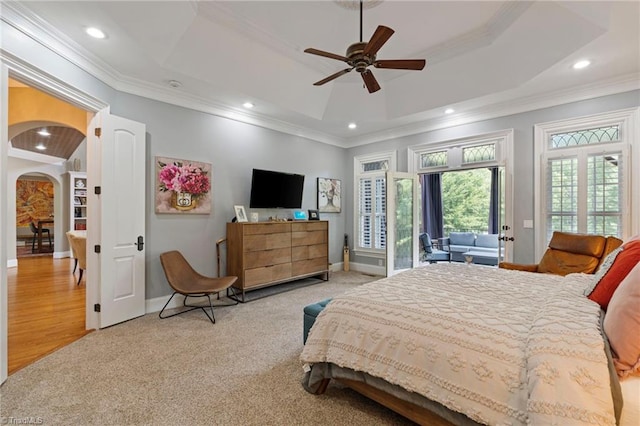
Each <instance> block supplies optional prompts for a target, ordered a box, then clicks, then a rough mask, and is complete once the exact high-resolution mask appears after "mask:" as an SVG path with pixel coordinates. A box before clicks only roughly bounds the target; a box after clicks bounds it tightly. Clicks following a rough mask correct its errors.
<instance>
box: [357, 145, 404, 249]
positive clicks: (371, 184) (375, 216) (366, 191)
mask: <svg viewBox="0 0 640 426" xmlns="http://www.w3.org/2000/svg"><path fill="white" fill-rule="evenodd" d="M354 161H355V164H354V182H356V191H355V192H356V200H355V201H356V211H357V212H358V214H357V218H356V226H355V232H356V233H357V235H356V236H355V239H354V241H355V244H354V249H355V250H356V251H364V252H370V253H378V254H383V253H384V252H385V249H386V242H387V226H386V225H387V218H386V213H387V210H386V197H387V188H386V185H387V182H386V172H387V171H390V170H395V152H387V153H382V154H374V155H370V156H362V157H356V158H355V160H354Z"/></svg>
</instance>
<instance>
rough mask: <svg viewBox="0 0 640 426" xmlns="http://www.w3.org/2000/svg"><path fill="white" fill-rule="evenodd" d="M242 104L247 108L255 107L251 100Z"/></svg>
mask: <svg viewBox="0 0 640 426" xmlns="http://www.w3.org/2000/svg"><path fill="white" fill-rule="evenodd" d="M242 106H243V107H245V108H253V107H254V105H253V104H252V103H251V102H245V103H243V104H242Z"/></svg>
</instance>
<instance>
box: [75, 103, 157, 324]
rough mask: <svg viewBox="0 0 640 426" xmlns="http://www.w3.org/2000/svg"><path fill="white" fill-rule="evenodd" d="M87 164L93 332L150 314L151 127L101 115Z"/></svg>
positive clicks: (92, 135) (90, 320) (89, 297)
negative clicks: (148, 158) (147, 238)
mask: <svg viewBox="0 0 640 426" xmlns="http://www.w3.org/2000/svg"><path fill="white" fill-rule="evenodd" d="M87 161H88V163H87V164H88V166H87V172H88V173H87V186H88V197H89V201H88V203H87V204H88V205H87V208H88V212H87V214H88V217H89V219H88V220H89V224H88V226H87V328H104V327H108V326H110V325H113V324H117V323H119V322H122V321H126V320H129V319H132V318H135V317H138V316H141V315H144V313H145V274H144V267H145V262H144V260H145V249H144V239H145V125H144V124H141V123H136V122H134V121H131V120H127V119H125V118H121V117H116V116H113V115H109V114H108V113H107V112H106V111H101V112H99V113H98V114H96V116H95V117H94V119H93V120H92V122H91V124H90V126H89V133H88V146H87Z"/></svg>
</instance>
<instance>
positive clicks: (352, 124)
mask: <svg viewBox="0 0 640 426" xmlns="http://www.w3.org/2000/svg"><path fill="white" fill-rule="evenodd" d="M356 127H358V126H357V125H356V123H349V128H350V129H355V128H356Z"/></svg>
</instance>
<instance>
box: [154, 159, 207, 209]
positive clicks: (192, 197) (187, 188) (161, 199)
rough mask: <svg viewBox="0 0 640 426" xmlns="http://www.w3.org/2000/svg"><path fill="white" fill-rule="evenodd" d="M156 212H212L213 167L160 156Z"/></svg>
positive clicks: (157, 167)
mask: <svg viewBox="0 0 640 426" xmlns="http://www.w3.org/2000/svg"><path fill="white" fill-rule="evenodd" d="M155 160H156V213H183V214H185V213H186V214H209V213H211V164H209V163H202V162H199V161H190V160H180V159H177V158H168V157H156V158H155Z"/></svg>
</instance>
